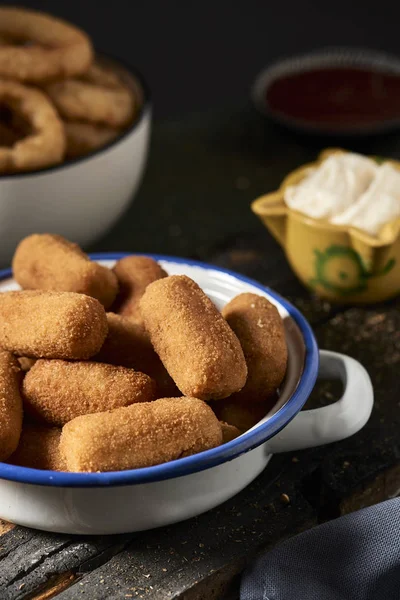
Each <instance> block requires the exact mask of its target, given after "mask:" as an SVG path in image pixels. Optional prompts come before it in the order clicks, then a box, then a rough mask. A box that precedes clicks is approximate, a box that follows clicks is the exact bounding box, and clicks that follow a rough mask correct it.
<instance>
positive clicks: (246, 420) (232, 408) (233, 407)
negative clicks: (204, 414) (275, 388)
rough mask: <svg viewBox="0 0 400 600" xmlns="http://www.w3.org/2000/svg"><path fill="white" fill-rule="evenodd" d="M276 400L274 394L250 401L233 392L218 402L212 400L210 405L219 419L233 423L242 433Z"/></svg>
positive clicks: (258, 419)
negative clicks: (264, 398)
mask: <svg viewBox="0 0 400 600" xmlns="http://www.w3.org/2000/svg"><path fill="white" fill-rule="evenodd" d="M276 400H277V398H276V396H275V397H272V396H270V397H269V398H268V399H266V400H264V401H263V402H255V403H251V402H248V400H247V398H242V397H240V395H239V394H234V395H233V396H231V397H230V398H226V399H225V400H221V401H220V402H213V403H212V405H211V406H212V409H213V411H214V412H215V414H216V415H217V417H218V419H219V420H220V421H224V422H225V423H228V424H229V425H233V426H234V427H237V429H239V431H240V433H244V432H245V431H247V430H248V429H251V428H252V427H253V426H254V425H256V424H257V423H258V422H259V421H261V419H263V418H264V417H265V415H267V414H268V413H269V411H270V410H271V409H272V407H273V406H274V404H275V403H276Z"/></svg>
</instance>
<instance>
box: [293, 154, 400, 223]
mask: <svg viewBox="0 0 400 600" xmlns="http://www.w3.org/2000/svg"><path fill="white" fill-rule="evenodd" d="M284 199H285V202H286V204H287V205H288V206H289V207H290V208H292V209H293V210H297V211H299V212H301V213H303V214H305V215H307V216H309V217H312V218H314V219H327V220H328V221H330V222H331V223H333V224H336V225H349V226H353V227H358V228H359V229H362V230H363V231H365V232H367V233H369V234H370V235H377V234H378V233H379V230H380V228H381V227H382V226H383V225H384V224H385V223H387V222H389V221H392V220H394V219H396V218H397V217H400V172H399V171H397V170H396V169H395V168H394V167H392V166H391V165H389V164H383V165H381V166H379V165H378V164H376V163H375V162H374V161H373V160H371V159H370V158H367V157H365V156H361V155H359V154H352V153H346V154H333V155H331V156H330V157H328V158H327V159H326V160H325V161H324V162H323V163H322V164H321V165H320V166H319V167H317V168H315V169H313V170H312V172H311V173H310V174H309V175H308V176H307V177H306V178H305V179H303V181H301V183H299V185H296V186H291V187H288V188H287V189H286V190H285V195H284Z"/></svg>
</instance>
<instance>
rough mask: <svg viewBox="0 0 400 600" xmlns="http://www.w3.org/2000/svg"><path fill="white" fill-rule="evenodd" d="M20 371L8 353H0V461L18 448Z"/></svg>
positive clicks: (20, 424)
mask: <svg viewBox="0 0 400 600" xmlns="http://www.w3.org/2000/svg"><path fill="white" fill-rule="evenodd" d="M21 379H22V373H21V369H20V368H19V365H18V362H17V359H16V358H14V356H12V354H10V353H9V352H4V351H0V460H7V458H8V457H9V456H10V455H11V454H12V453H13V452H14V451H15V449H16V448H17V446H18V442H19V438H20V435H21V428H22V400H21V394H20V389H19V388H20V382H21Z"/></svg>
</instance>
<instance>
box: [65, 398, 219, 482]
mask: <svg viewBox="0 0 400 600" xmlns="http://www.w3.org/2000/svg"><path fill="white" fill-rule="evenodd" d="M221 443H222V432H221V426H220V424H219V422H218V420H217V418H216V417H215V415H214V413H213V411H212V410H211V409H210V407H209V406H207V405H206V404H205V403H204V402H202V401H201V400H198V399H196V398H162V399H160V400H156V401H155V402H149V403H145V404H133V405H132V406H129V407H127V408H118V409H116V410H114V411H109V412H106V413H97V414H92V415H86V416H83V417H78V418H76V419H74V420H73V421H70V422H69V423H67V424H66V425H65V426H64V427H63V431H62V435H61V444H60V448H61V452H62V454H63V456H64V457H65V460H66V463H67V467H68V470H69V471H91V472H94V471H118V470H123V469H136V468H140V467H149V466H152V465H158V464H161V463H165V462H167V461H170V460H175V459H177V458H181V457H183V456H188V455H190V454H196V453H197V452H201V451H203V450H208V449H209V448H214V447H215V446H219V445H220V444H221Z"/></svg>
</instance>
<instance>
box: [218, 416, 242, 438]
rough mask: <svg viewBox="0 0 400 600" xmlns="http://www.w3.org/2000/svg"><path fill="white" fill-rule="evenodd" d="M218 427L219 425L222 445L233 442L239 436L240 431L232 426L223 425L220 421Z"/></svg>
mask: <svg viewBox="0 0 400 600" xmlns="http://www.w3.org/2000/svg"><path fill="white" fill-rule="evenodd" d="M220 425H221V429H222V443H223V444H226V443H227V442H230V441H232V440H234V439H235V438H237V437H238V436H239V435H240V434H241V431H240V430H239V429H238V428H237V427H235V426H234V425H229V424H228V423H225V422H224V421H220Z"/></svg>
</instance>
